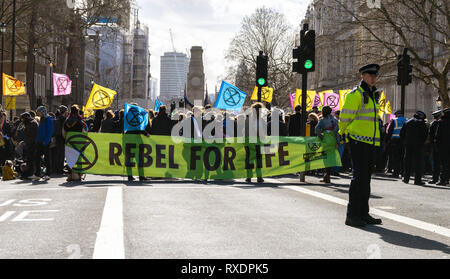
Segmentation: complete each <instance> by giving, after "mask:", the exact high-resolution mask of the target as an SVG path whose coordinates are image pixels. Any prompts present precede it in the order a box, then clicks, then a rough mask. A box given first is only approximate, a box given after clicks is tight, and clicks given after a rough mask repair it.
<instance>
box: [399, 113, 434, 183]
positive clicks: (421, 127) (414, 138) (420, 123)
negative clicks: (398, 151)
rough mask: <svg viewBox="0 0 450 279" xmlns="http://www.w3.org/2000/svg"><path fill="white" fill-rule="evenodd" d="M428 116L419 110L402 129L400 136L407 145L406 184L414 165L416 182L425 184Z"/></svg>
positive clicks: (405, 160) (404, 177)
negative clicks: (423, 179) (423, 178)
mask: <svg viewBox="0 0 450 279" xmlns="http://www.w3.org/2000/svg"><path fill="white" fill-rule="evenodd" d="M426 118H427V116H426V114H425V113H423V112H422V111H417V112H416V114H414V118H412V119H410V120H408V122H406V123H405V125H403V128H402V130H401V131H400V138H401V139H402V141H403V144H404V145H405V158H404V162H403V165H404V175H403V182H404V183H406V184H408V183H409V178H410V176H411V171H412V168H413V165H414V174H415V175H414V176H415V179H414V184H415V185H425V183H424V182H423V181H422V176H423V167H424V166H423V165H424V153H425V142H426V140H427V138H428V127H427V124H426V123H425V119H426Z"/></svg>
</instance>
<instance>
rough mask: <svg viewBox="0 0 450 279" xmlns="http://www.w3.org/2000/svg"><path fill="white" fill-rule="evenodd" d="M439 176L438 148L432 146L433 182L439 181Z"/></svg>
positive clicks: (439, 158)
mask: <svg viewBox="0 0 450 279" xmlns="http://www.w3.org/2000/svg"><path fill="white" fill-rule="evenodd" d="M440 175H441V154H439V147H438V145H437V144H433V181H439V176H440Z"/></svg>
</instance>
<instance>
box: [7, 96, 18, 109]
mask: <svg viewBox="0 0 450 279" xmlns="http://www.w3.org/2000/svg"><path fill="white" fill-rule="evenodd" d="M5 109H6V110H14V109H16V97H6V104H5Z"/></svg>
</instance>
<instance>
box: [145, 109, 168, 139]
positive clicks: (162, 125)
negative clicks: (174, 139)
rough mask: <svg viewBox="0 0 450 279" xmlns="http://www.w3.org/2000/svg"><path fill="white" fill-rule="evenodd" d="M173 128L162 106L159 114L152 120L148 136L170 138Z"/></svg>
mask: <svg viewBox="0 0 450 279" xmlns="http://www.w3.org/2000/svg"><path fill="white" fill-rule="evenodd" d="M172 127H173V122H172V120H171V119H170V117H169V116H168V115H167V108H166V106H164V105H162V106H161V107H160V108H159V112H158V114H157V115H156V117H155V118H154V119H153V120H152V126H151V129H150V134H151V135H155V136H170V135H171V131H172Z"/></svg>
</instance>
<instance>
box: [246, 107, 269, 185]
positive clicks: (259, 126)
mask: <svg viewBox="0 0 450 279" xmlns="http://www.w3.org/2000/svg"><path fill="white" fill-rule="evenodd" d="M263 108H264V104H263V103H254V104H253V105H252V106H251V112H250V114H249V115H247V118H246V120H245V137H246V138H247V139H248V137H258V139H261V138H265V137H266V136H267V135H266V134H265V132H266V131H267V129H266V127H267V123H266V122H265V120H264V119H263V117H262V111H263ZM245 181H246V182H247V183H251V182H252V179H251V178H247V179H246V180H245ZM257 182H258V183H263V182H264V179H263V178H262V177H258V179H257Z"/></svg>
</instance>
